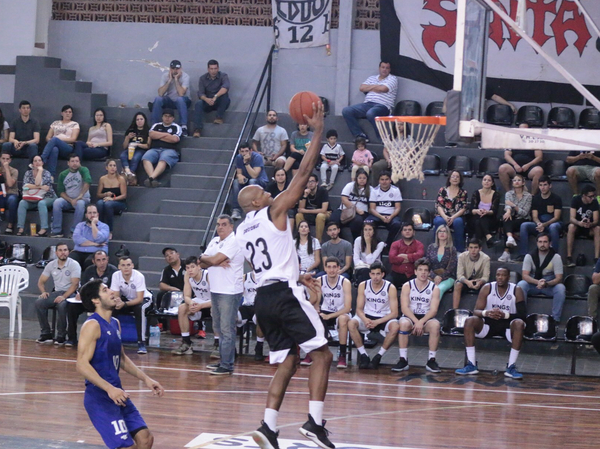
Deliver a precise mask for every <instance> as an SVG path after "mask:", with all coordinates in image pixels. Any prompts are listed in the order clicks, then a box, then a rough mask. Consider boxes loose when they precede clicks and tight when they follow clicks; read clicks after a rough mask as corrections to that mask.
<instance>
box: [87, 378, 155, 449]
mask: <svg viewBox="0 0 600 449" xmlns="http://www.w3.org/2000/svg"><path fill="white" fill-rule="evenodd" d="M83 405H84V406H85V410H86V411H87V413H88V416H89V417H90V421H92V424H93V425H94V427H95V428H96V430H97V431H98V433H99V434H100V436H101V437H102V440H103V441H104V444H106V446H107V447H109V448H110V449H117V448H120V447H130V446H133V445H134V444H135V443H134V441H133V437H134V436H135V434H136V433H138V432H139V431H140V430H142V429H147V428H148V426H147V425H146V422H145V421H144V418H142V415H140V412H139V411H138V409H137V408H135V405H133V402H131V399H127V402H126V403H125V407H120V406H118V405H116V404H115V403H114V402H113V401H112V399H111V398H110V397H109V396H108V394H107V393H106V392H105V391H103V390H100V389H99V388H97V387H87V388H86V389H85V395H84V397H83Z"/></svg>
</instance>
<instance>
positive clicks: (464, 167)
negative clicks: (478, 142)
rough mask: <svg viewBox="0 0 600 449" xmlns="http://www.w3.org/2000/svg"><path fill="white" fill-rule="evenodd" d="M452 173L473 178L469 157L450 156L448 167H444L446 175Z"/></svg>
mask: <svg viewBox="0 0 600 449" xmlns="http://www.w3.org/2000/svg"><path fill="white" fill-rule="evenodd" d="M453 171H457V172H460V173H462V175H463V176H468V177H471V176H473V163H472V162H471V159H470V158H469V156H462V155H457V156H452V157H451V158H450V159H448V165H447V166H446V174H449V173H451V172H453Z"/></svg>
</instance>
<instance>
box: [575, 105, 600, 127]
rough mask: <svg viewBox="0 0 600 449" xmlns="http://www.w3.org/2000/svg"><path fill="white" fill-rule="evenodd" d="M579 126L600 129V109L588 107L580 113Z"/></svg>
mask: <svg viewBox="0 0 600 449" xmlns="http://www.w3.org/2000/svg"><path fill="white" fill-rule="evenodd" d="M579 128H585V129H600V111H598V109H596V108H587V109H584V110H583V111H581V112H580V113H579Z"/></svg>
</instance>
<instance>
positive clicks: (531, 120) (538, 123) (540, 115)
mask: <svg viewBox="0 0 600 449" xmlns="http://www.w3.org/2000/svg"><path fill="white" fill-rule="evenodd" d="M522 123H526V124H527V125H529V127H530V128H541V127H542V126H544V111H543V110H542V108H540V107H539V106H535V105H532V104H528V105H525V106H521V107H520V108H519V110H518V111H517V119H516V121H515V125H517V126H519V125H520V124H522Z"/></svg>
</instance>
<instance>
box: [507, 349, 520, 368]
mask: <svg viewBox="0 0 600 449" xmlns="http://www.w3.org/2000/svg"><path fill="white" fill-rule="evenodd" d="M518 357H519V351H517V350H516V349H513V348H510V355H509V356H508V366H510V365H513V364H514V363H517V358H518Z"/></svg>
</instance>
